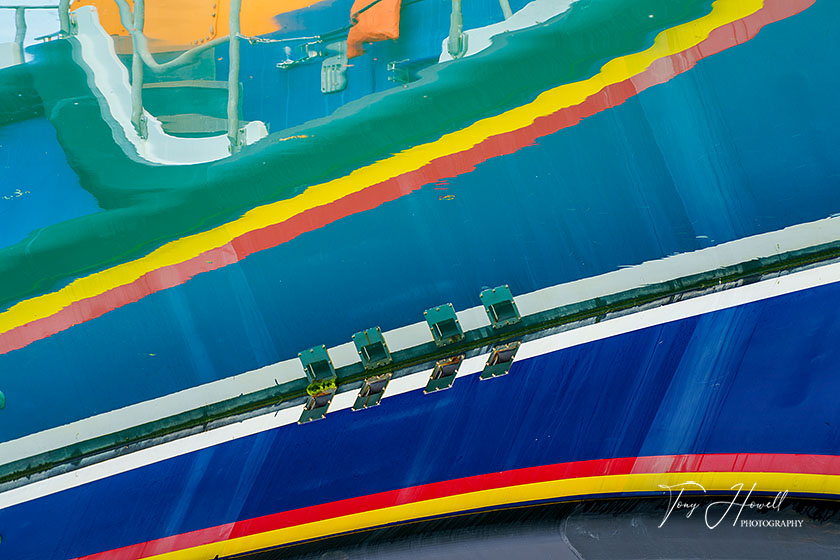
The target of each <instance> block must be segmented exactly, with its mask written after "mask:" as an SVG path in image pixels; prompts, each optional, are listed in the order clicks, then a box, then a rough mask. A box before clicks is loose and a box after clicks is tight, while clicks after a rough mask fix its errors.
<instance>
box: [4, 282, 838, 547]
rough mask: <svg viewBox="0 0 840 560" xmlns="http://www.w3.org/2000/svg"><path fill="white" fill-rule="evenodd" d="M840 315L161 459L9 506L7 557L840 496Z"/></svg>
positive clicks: (583, 354) (712, 321) (571, 367)
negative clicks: (785, 493) (445, 519)
mask: <svg viewBox="0 0 840 560" xmlns="http://www.w3.org/2000/svg"><path fill="white" fill-rule="evenodd" d="M838 303H840V284H837V283H834V284H830V285H826V286H822V287H819V288H812V289H808V290H803V291H799V292H795V293H792V294H788V295H784V296H780V297H776V298H772V299H768V300H763V301H760V302H755V303H751V304H747V305H741V306H737V307H735V308H731V309H727V310H723V311H719V312H714V313H708V314H705V315H702V316H700V317H693V318H688V319H683V320H678V321H673V322H670V323H667V324H664V325H660V326H657V327H651V328H646V329H642V330H638V331H634V332H630V333H626V334H623V335H618V336H614V337H610V338H607V339H603V340H598V341H594V342H591V343H588V344H583V345H578V346H573V347H570V348H566V349H562V350H557V351H554V352H549V353H548V354H542V355H540V356H535V357H533V358H529V359H525V360H521V361H517V362H515V363H514V366H513V368H512V370H511V372H510V373H509V374H508V375H507V376H504V377H501V378H497V379H493V380H488V381H480V380H479V378H478V376H477V375H472V376H468V377H464V378H460V379H458V380H456V382H455V384H454V386H453V387H452V388H451V389H449V390H446V391H442V392H439V393H434V394H430V395H424V394H423V393H422V391H421V390H417V391H413V392H409V393H405V394H402V395H398V396H393V397H390V398H388V399H385V400H384V401H383V403H382V404H381V405H380V406H378V407H376V408H374V409H371V410H365V411H361V412H354V411H350V410H345V411H339V412H334V413H332V414H329V415H328V416H327V418H326V419H325V420H323V421H319V422H315V423H311V424H306V425H297V424H292V425H288V426H284V427H281V428H277V429H274V430H270V431H267V432H263V433H260V434H256V435H253V436H249V437H243V438H239V439H235V440H233V441H230V442H227V443H223V444H219V445H215V446H213V447H210V448H207V449H203V450H201V451H196V452H192V453H188V454H186V455H182V456H178V457H174V458H171V459H167V460H164V461H160V462H157V463H153V464H150V465H148V466H145V467H141V468H137V469H134V470H131V471H129V472H125V473H122V474H119V475H115V476H111V477H108V478H105V479H102V480H98V481H96V482H91V483H88V484H85V485H83V486H79V487H76V488H72V489H68V490H65V491H60V492H57V493H53V494H50V495H47V496H44V497H41V498H38V499H33V500H31V501H27V502H24V503H21V504H19V505H16V506H12V507H7V508H5V509H2V510H0V526H2V527H4V533H3V543H2V545H3V547H4V553H6V554H9V555H11V557H13V558H19V559H20V560H28V559H35V558H38V559H45V560H48V559H53V558H56V559H58V558H75V557H84V556H85V555H92V554H95V555H96V556H93V557H92V558H96V559H97V560H104V559H106V558H121V559H134V558H144V557H154V556H155V555H160V554H164V553H167V554H169V555H168V556H162V557H163V558H196V559H198V558H212V557H213V556H214V555H216V554H219V555H220V557H224V556H225V555H228V554H235V553H241V552H247V551H250V550H255V549H259V548H265V547H269V546H275V545H279V544H284V543H288V542H294V541H299V540H305V539H310V538H316V537H320V536H323V535H328V534H335V533H341V532H345V531H350V530H356V529H360V528H365V527H370V526H378V525H382V524H389V523H395V522H402V521H406V520H411V519H416V518H424V517H428V516H437V515H450V514H452V513H455V512H457V511H462V510H470V509H482V508H495V507H502V506H506V505H510V504H515V503H521V502H531V501H541V500H565V499H570V498H575V497H581V496H589V497H592V496H630V495H640V494H643V495H658V496H662V497H663V500H664V499H665V494H664V492H663V491H662V489H661V488H660V487H659V484H677V483H680V482H684V481H686V480H689V479H690V480H694V481H697V482H699V483H701V484H703V485H704V486H705V487H706V488H707V489H709V490H715V491H728V490H730V489H731V487H732V486H733V485H735V484H738V483H743V484H746V485H747V486H748V487H750V486H751V485H752V483H753V482H755V483H756V484H757V488H756V491H761V492H772V493H776V492H779V491H782V490H785V489H788V490H790V492H791V493H792V494H800V495H821V496H828V497H836V496H837V495H840V457H838V456H837V454H836V450H837V449H838V445H840V431H838V426H840V419H838V418H837V414H838V410H837V407H836V403H835V399H834V397H833V395H835V394H836V392H837V390H838V389H840V387H838V384H839V383H840V380H838V377H837V376H836V375H835V371H834V370H835V368H834V364H836V363H837V360H838V359H840V355H838V353H840V349H838V347H837V345H836V344H834V343H833V341H834V340H836V338H837V336H838V335H840V332H838V331H840V321H837V320H836V318H834V317H833V316H832V315H829V314H825V313H822V312H821V310H823V309H824V308H825V307H832V308H833V307H834V306H836V305H837V304H838ZM71 512H72V513H71ZM224 541H229V542H227V544H224ZM142 543H148V544H142ZM214 543H215V544H214ZM218 543H222V544H218ZM126 547H127V548H126ZM195 547H199V548H195ZM116 549H122V550H116ZM108 551H113V552H108Z"/></svg>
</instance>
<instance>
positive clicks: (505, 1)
mask: <svg viewBox="0 0 840 560" xmlns="http://www.w3.org/2000/svg"><path fill="white" fill-rule="evenodd" d="M499 5H500V6H501V7H502V13H503V14H504V15H505V19H508V18H510V16H512V15H513V11H512V10H511V9H510V1H509V0H499Z"/></svg>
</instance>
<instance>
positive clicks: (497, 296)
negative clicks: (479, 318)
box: [479, 284, 522, 329]
mask: <svg viewBox="0 0 840 560" xmlns="http://www.w3.org/2000/svg"><path fill="white" fill-rule="evenodd" d="M479 297H480V298H481V303H482V304H484V310H485V311H486V312H487V316H488V317H489V318H490V324H491V325H493V328H494V329H498V328H501V327H505V326H507V325H513V324H514V323H518V322H519V321H520V320H521V319H522V316H521V315H519V310H518V309H517V308H516V303H515V302H514V301H513V294H511V293H510V288H509V287H508V285H507V284H505V285H504V286H497V287H495V288H489V289H487V290H484V291H483V292H481V295H480V296H479Z"/></svg>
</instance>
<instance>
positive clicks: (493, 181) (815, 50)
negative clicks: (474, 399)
mask: <svg viewBox="0 0 840 560" xmlns="http://www.w3.org/2000/svg"><path fill="white" fill-rule="evenodd" d="M838 11H840V6H839V5H838V4H837V3H832V2H818V3H817V4H816V5H815V6H814V7H813V8H810V9H808V10H806V11H805V12H804V13H803V14H801V15H798V16H795V17H793V18H791V19H789V20H785V21H782V22H780V23H776V24H773V25H771V26H769V27H767V28H765V29H764V30H763V31H761V33H760V34H759V35H758V37H756V38H755V39H754V40H752V41H750V42H748V43H746V44H745V45H742V46H739V47H736V48H733V49H729V50H727V51H724V52H723V53H721V54H718V55H715V56H713V57H711V58H709V59H706V60H704V61H701V62H700V63H699V64H698V66H697V67H696V68H695V69H693V70H691V71H689V72H688V73H686V74H683V75H680V76H678V77H676V78H675V79H673V80H671V81H670V82H668V83H666V84H664V85H660V86H657V87H654V88H652V89H650V90H648V91H646V92H644V93H642V94H640V95H638V96H636V97H634V98H632V99H631V100H629V101H628V102H627V103H625V104H623V105H621V106H619V107H617V108H615V109H613V110H609V111H606V112H603V113H600V114H598V115H596V116H593V117H591V118H588V119H586V120H585V121H583V122H582V123H581V124H580V125H578V126H575V127H573V128H570V129H565V130H562V131H560V132H558V133H556V134H553V135H551V136H549V137H546V138H542V139H540V140H539V141H538V142H537V144H536V145H533V146H529V147H527V148H525V149H522V150H520V151H518V152H517V153H516V154H514V155H511V156H506V157H504V158H497V159H493V160H490V161H488V162H486V163H484V164H482V165H480V166H479V167H478V168H477V169H476V170H475V171H474V172H472V173H469V174H467V175H463V176H459V177H456V178H454V179H451V180H449V181H448V182H447V184H445V185H428V186H427V187H425V188H424V189H422V190H421V191H419V192H415V193H414V194H411V195H408V196H404V197H402V198H400V199H398V200H396V201H393V202H390V203H387V204H384V205H382V206H381V207H379V208H377V209H375V210H372V211H369V212H366V213H363V214H359V215H354V216H350V217H348V218H345V219H342V220H340V221H338V222H336V223H333V224H331V225H329V226H327V227H325V228H322V229H320V230H317V231H314V232H311V233H307V234H305V235H302V236H300V237H299V238H297V239H294V240H292V241H291V242H288V243H285V244H283V245H282V246H279V247H277V248H275V249H271V250H267V251H263V252H261V253H258V254H255V255H252V256H251V257H249V258H247V259H245V260H244V261H242V262H240V263H238V264H236V265H232V266H228V267H226V268H224V269H221V270H218V271H215V272H210V273H205V274H201V275H199V276H197V277H196V278H194V279H193V280H191V281H189V282H188V283H186V284H184V285H182V286H179V287H177V288H174V289H170V290H166V291H165V292H161V293H156V294H154V295H152V296H149V297H147V298H144V299H143V300H141V301H140V302H138V303H135V304H132V305H129V306H127V307H123V308H120V309H117V310H115V311H112V312H110V313H108V314H106V315H105V316H103V317H101V318H99V319H96V320H93V321H89V322H87V323H84V324H82V325H80V326H77V327H74V328H72V329H69V330H67V331H64V332H62V333H59V334H57V335H54V336H52V337H50V338H48V339H45V340H42V341H38V342H35V343H33V344H31V345H29V346H28V347H26V348H24V349H22V350H17V351H14V352H11V353H9V354H6V355H3V356H0V387H2V390H3V391H4V393H5V394H6V397H7V405H6V409H5V411H4V413H3V415H4V418H3V422H2V424H0V441H2V440H8V439H13V438H16V437H20V436H22V435H25V434H28V433H32V432H35V431H39V430H43V429H45V428H49V427H53V426H57V425H61V424H64V423H67V422H70V421H73V420H77V419H79V418H84V417H86V416H90V415H93V414H97V413H101V412H105V411H108V410H112V409H115V408H119V407H122V406H126V405H129V404H132V403H136V402H140V401H144V400H147V399H151V398H155V397H158V396H161V395H165V394H168V393H171V392H174V391H178V390H182V389H185V388H188V387H192V386H195V385H198V384H201V383H206V382H209V381H213V380H216V379H221V378H224V377H228V376H231V375H234V374H237V373H241V372H244V371H248V370H251V369H254V368H257V367H261V366H264V365H266V364H269V363H273V362H276V361H279V360H284V359H288V358H291V357H294V356H296V354H297V352H298V351H300V350H301V349H302V348H307V347H310V346H313V345H315V344H326V345H327V346H331V345H335V344H340V343H343V342H347V341H349V339H350V335H351V334H352V333H354V332H357V331H359V330H361V329H364V328H368V327H371V326H374V325H379V326H380V327H382V328H383V330H387V329H391V328H394V327H398V326H402V325H405V324H410V323H414V322H418V321H421V320H422V311H423V310H424V309H426V308H428V307H431V306H433V305H438V304H441V303H444V302H452V303H453V304H454V305H455V307H456V308H457V309H463V308H467V307H472V306H476V305H479V300H478V294H479V292H480V291H481V290H482V289H483V288H485V287H490V286H496V285H499V284H503V283H506V284H509V285H510V286H511V289H512V290H513V292H514V293H515V294H521V293H525V292H529V291H532V290H537V289H540V288H543V287H546V286H551V285H555V284H558V283H562V282H567V281H571V280H575V279H578V278H584V277H589V276H593V275H597V274H601V273H605V272H609V271H612V270H616V269H617V268H619V267H622V266H626V265H633V264H638V263H641V262H643V261H646V260H651V259H658V258H662V257H664V256H667V255H670V254H674V253H681V252H686V251H693V250H696V249H699V248H702V247H706V246H709V245H712V244H718V243H722V242H725V241H729V240H733V239H737V238H740V237H744V236H749V235H755V234H759V233H763V232H767V231H773V230H778V229H781V228H784V227H786V226H789V225H793V224H798V223H802V222H807V221H812V220H817V219H820V218H824V217H827V216H829V215H832V214H835V213H838V212H840V190H838V185H839V184H840V175H838V168H837V165H836V162H837V161H838V160H840V159H838V158H840V136H838V135H837V134H836V131H835V130H834V129H833V128H832V126H831V125H832V123H837V122H840V118H838V117H840V107H838V104H837V103H836V100H835V97H836V92H837V91H838V90H840V75H839V74H838V73H837V72H832V71H827V69H831V68H833V67H834V65H835V53H836V52H837V46H838V45H837V36H836V34H835V33H833V31H832V27H831V25H832V24H831V22H832V21H836V18H837V16H838ZM791 37H797V38H799V39H800V40H791ZM435 187H438V188H446V189H448V190H435ZM444 194H451V195H453V196H454V199H449V200H441V199H440V197H441V195H444ZM21 200H22V199H21ZM83 348H89V349H90V351H80V349H83ZM33 388H37V390H33ZM67 403H72V404H71V405H68V404H67Z"/></svg>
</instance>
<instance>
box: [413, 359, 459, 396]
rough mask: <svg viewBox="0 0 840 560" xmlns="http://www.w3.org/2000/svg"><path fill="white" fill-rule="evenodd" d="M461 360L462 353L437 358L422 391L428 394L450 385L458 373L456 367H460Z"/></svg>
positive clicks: (447, 387)
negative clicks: (440, 358)
mask: <svg viewBox="0 0 840 560" xmlns="http://www.w3.org/2000/svg"><path fill="white" fill-rule="evenodd" d="M463 361H464V356H463V354H462V355H460V356H452V357H451V358H445V359H443V360H439V361H438V362H437V363H436V364H435V369H433V370H432V375H431V376H429V381H428V383H426V389H425V390H424V391H423V392H424V393H426V394H429V393H433V392H435V391H442V390H443V389H449V388H450V387H452V384H453V383H455V377H456V376H457V375H458V368H460V367H461V362H463Z"/></svg>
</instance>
